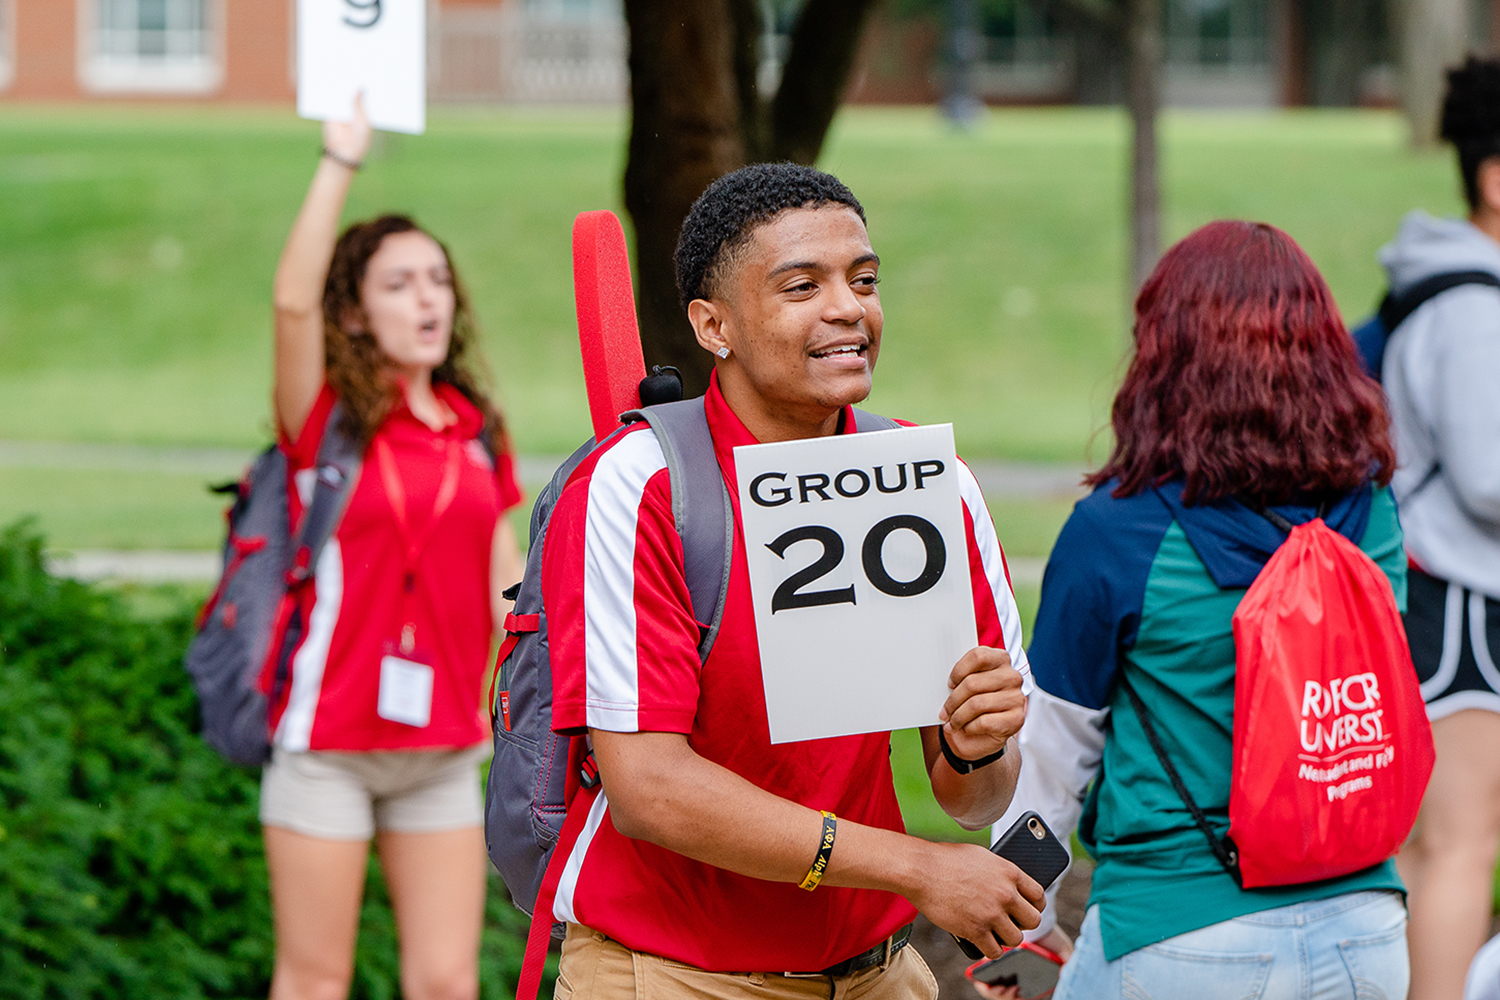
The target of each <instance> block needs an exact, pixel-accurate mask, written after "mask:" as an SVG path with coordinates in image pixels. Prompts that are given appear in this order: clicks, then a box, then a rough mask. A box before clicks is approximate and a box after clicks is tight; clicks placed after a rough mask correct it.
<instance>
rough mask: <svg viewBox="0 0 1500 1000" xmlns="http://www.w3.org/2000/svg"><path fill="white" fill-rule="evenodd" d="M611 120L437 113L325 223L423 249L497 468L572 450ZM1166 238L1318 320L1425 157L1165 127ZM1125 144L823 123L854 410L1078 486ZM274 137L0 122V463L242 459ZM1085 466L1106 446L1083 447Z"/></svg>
mask: <svg viewBox="0 0 1500 1000" xmlns="http://www.w3.org/2000/svg"><path fill="white" fill-rule="evenodd" d="M624 133H625V128H624V120H623V117H622V115H620V114H617V113H604V112H584V111H558V110H524V111H523V110H503V111H496V110H446V111H445V110H438V111H436V112H435V113H434V115H433V117H432V126H431V130H430V132H429V134H428V135H426V136H422V137H388V138H387V139H386V140H385V141H384V143H383V144H382V146H381V148H380V149H379V150H378V151H377V152H376V154H375V155H374V156H373V157H372V161H371V164H370V166H369V168H368V169H367V170H366V171H365V172H364V173H363V174H362V175H361V176H360V178H359V180H358V183H357V184H356V185H355V189H354V195H353V198H352V201H351V204H350V208H349V213H350V217H355V216H363V215H368V214H370V213H373V212H375V211H378V210H381V209H387V208H389V209H399V210H406V211H411V212H414V213H415V214H416V215H417V216H418V217H419V218H420V219H421V220H423V221H424V222H425V223H426V224H428V225H430V226H431V227H432V228H433V229H434V230H435V231H436V232H437V233H439V234H440V235H441V236H443V237H444V238H445V239H446V240H447V241H448V242H449V243H450V244H451V246H452V248H453V251H454V254H455V257H456V259H457V260H458V262H459V264H460V266H461V268H462V269H463V270H464V272H465V274H466V276H467V278H468V281H469V284H470V285H471V287H472V288H473V291H474V298H475V301H476V305H477V308H478V313H479V316H480V319H481V321H482V323H483V326H484V328H485V331H486V347H487V353H488V355H489V357H490V359H491V362H492V366H493V368H494V372H495V376H496V380H497V382H498V384H499V388H500V392H501V395H502V397H503V399H504V401H505V403H506V404H507V406H508V407H509V409H510V412H511V414H512V416H513V424H514V427H515V432H516V437H517V440H518V443H519V445H520V447H521V448H522V449H524V450H527V451H534V452H560V451H565V450H567V449H568V448H569V447H570V446H571V445H572V444H573V443H575V442H576V441H577V440H578V439H579V438H580V437H582V436H583V435H584V434H585V432H586V429H587V420H586V414H585V408H584V405H583V396H582V387H581V379H580V377H579V366H578V362H577V360H576V342H575V340H574V335H573V316H572V314H573V306H572V298H571V278H570V274H569V271H570V264H569V262H570V256H569V228H570V224H571V220H572V218H573V216H574V214H575V213H577V212H578V211H581V210H584V209H589V208H597V207H614V208H616V209H618V208H619V173H620V168H621V158H622V155H623V154H622V141H623V137H624ZM1163 136H1164V149H1163V164H1164V173H1165V204H1166V206H1167V212H1166V230H1167V233H1168V235H1169V236H1171V237H1177V236H1180V235H1182V234H1183V233H1185V232H1187V231H1188V230H1189V229H1191V228H1192V227H1194V226H1196V225H1198V224H1200V223H1202V222H1205V221H1207V220H1209V219H1212V218H1216V217H1220V216H1226V215H1233V216H1248V217H1254V218H1260V219H1265V220H1267V221H1270V222H1273V223H1276V224H1279V225H1282V226H1284V227H1285V228H1287V229H1288V230H1289V231H1290V232H1291V233H1292V234H1293V235H1294V236H1295V237H1297V239H1299V240H1300V241H1301V242H1302V243H1303V244H1304V246H1306V248H1307V249H1308V251H1309V252H1310V253H1311V254H1312V256H1313V258H1314V260H1316V261H1317V262H1318V264H1319V265H1320V266H1321V267H1322V268H1323V269H1324V271H1325V273H1326V274H1327V276H1328V278H1329V281H1330V283H1331V284H1332V286H1333V289H1334V292H1335V294H1336V295H1337V297H1338V299H1339V302H1340V304H1341V306H1342V307H1343V308H1344V310H1345V312H1346V314H1348V315H1350V316H1355V315H1360V314H1362V313H1364V312H1366V311H1367V310H1368V308H1369V307H1370V305H1371V304H1372V303H1373V302H1374V300H1375V298H1376V295H1377V293H1378V291H1379V289H1380V285H1381V277H1380V275H1379V273H1378V271H1377V269H1376V267H1375V265H1374V262H1373V254H1374V251H1375V249H1376V248H1377V247H1378V246H1379V245H1380V243H1381V242H1382V241H1384V240H1385V239H1387V238H1388V237H1389V235H1390V234H1391V232H1392V231H1393V229H1394V227H1395V225H1396V223H1397V220H1398V219H1399V217H1400V215H1401V214H1402V212H1404V211H1405V210H1406V209H1408V208H1410V207H1413V206H1424V207H1427V208H1429V209H1431V210H1433V211H1438V212H1452V211H1455V210H1457V208H1458V196H1457V192H1456V185H1455V183H1454V181H1453V178H1452V176H1451V174H1452V169H1451V167H1450V165H1449V161H1448V158H1447V156H1446V155H1445V154H1442V153H1429V154H1420V155H1418V154H1413V153H1411V152H1410V151H1408V150H1407V149H1406V148H1405V145H1404V142H1403V138H1402V137H1403V127H1402V125H1401V123H1400V121H1399V120H1398V119H1397V118H1395V117H1394V116H1391V115H1388V114H1383V113H1378V112H1342V111H1341V112H1286V113H1275V114H1249V113H1243V114H1228V113H1214V114H1204V113H1192V114H1189V113H1174V114H1171V115H1168V116H1167V118H1166V121H1165V123H1164V128H1163ZM1125 138H1126V134H1125V123H1124V118H1123V117H1122V116H1121V115H1120V114H1118V113H1116V112H1114V111H1108V110H1086V109H1066V110H1014V111H1003V112H994V113H992V114H990V115H989V116H988V117H987V118H986V119H985V120H984V121H983V123H982V124H981V125H980V126H979V127H978V128H977V129H975V130H974V131H973V132H972V133H959V132H955V131H953V130H952V129H950V128H948V127H947V126H946V125H944V124H943V123H942V122H940V121H939V120H938V118H937V116H936V115H935V114H934V113H933V112H932V111H930V110H928V109H899V110H877V109H852V110H849V111H846V112H845V113H844V114H843V115H841V116H840V118H839V120H838V122H837V123H836V126H835V128H834V132H833V135H832V136H831V139H830V142H829V144H828V148H827V151H826V153H825V156H824V158H823V163H822V165H823V166H825V167H827V168H829V169H831V170H833V171H835V172H837V173H838V174H840V175H841V176H842V177H843V178H844V179H845V180H847V181H848V182H849V183H850V185H851V186H852V187H853V189H854V190H855V191H856V193H858V194H859V195H860V197H861V198H862V199H863V200H864V202H865V204H866V206H867V208H868V211H869V215H870V219H871V227H870V228H871V234H872V237H873V239H874V243H875V246H876V248H877V250H878V251H879V252H880V253H881V255H882V257H883V260H884V271H883V280H884V285H883V288H882V295H883V297H884V300H885V307H886V315H887V326H886V342H885V347H884V354H883V363H882V364H881V373H880V377H879V379H878V385H879V388H878V389H877V392H876V396H875V398H874V399H873V400H872V405H874V406H875V407H877V408H879V409H883V410H886V411H888V412H892V413H899V414H901V415H904V416H907V417H911V418H914V419H918V420H923V421H936V420H952V421H954V422H955V424H956V429H957V435H958V441H959V445H960V448H961V449H962V450H963V451H964V452H966V453H968V454H973V455H1005V456H1012V457H1024V458H1036V459H1057V460H1063V461H1072V462H1078V461H1082V460H1084V458H1085V455H1086V454H1087V450H1088V444H1089V440H1090V437H1091V436H1092V435H1094V434H1095V432H1097V431H1098V430H1099V428H1100V427H1101V426H1102V425H1103V424H1104V422H1105V415H1106V412H1107V403H1108V399H1109V396H1110V393H1111V391H1112V388H1113V385H1114V382H1115V379H1116V378H1117V376H1118V372H1119V360H1120V356H1121V353H1122V351H1123V348H1124V346H1125V341H1126V329H1127V311H1126V304H1127V303H1126V292H1125V287H1124V280H1123V279H1124V271H1125V263H1124V252H1123V251H1124V245H1123V239H1124V236H1123V234H1124V173H1123V171H1124V166H1125V154H1126V144H1125ZM317 145H318V138H317V127H316V126H315V125H313V124H311V123H308V122H302V121H299V120H297V119H295V118H294V117H293V116H292V115H291V113H290V111H269V110H265V111H253V110H226V109H222V108H195V109H184V108H151V109H137V108H129V107H122V108H110V109H108V110H107V111H106V110H103V109H98V108H88V109H78V108H53V107H18V106H9V107H3V108H0V150H3V152H0V437H3V438H25V439H66V440H82V441H131V442H172V443H189V444H193V443H196V444H233V445H251V444H254V443H256V442H258V441H260V440H263V439H264V436H265V434H266V417H265V413H266V399H267V391H268V384H267V383H268V372H269V366H270V361H269V321H268V308H267V300H268V295H269V285H270V279H271V273H272V270H273V268H274V266H275V261H276V256H277V253H278V252H279V249H280V246H281V241H282V240H283V238H284V236H285V233H286V230H287V227H288V226H289V224H290V222H291V219H292V216H293V214H294V213H295V211H296V208H297V205H298V202H299V201H300V199H301V196H302V193H303V191H304V189H305V185H306V183H307V180H308V178H309V176H310V173H311V170H312V168H313V165H314V161H315V157H316V150H317ZM1095 444H1096V446H1095V449H1094V453H1095V457H1096V458H1097V457H1098V455H1099V454H1100V447H1101V445H1102V444H1107V439H1103V438H1101V439H1100V441H1097V442H1096V443H1095Z"/></svg>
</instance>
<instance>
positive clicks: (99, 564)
mask: <svg viewBox="0 0 1500 1000" xmlns="http://www.w3.org/2000/svg"><path fill="white" fill-rule="evenodd" d="M1046 563H1047V561H1046V560H1045V559H1038V558H1035V557H1026V556H1022V557H1019V558H1015V559H1010V560H1009V564H1010V579H1011V582H1012V583H1013V584H1014V585H1016V586H1039V585H1040V584H1041V582H1042V570H1043V569H1044V568H1045V566H1046ZM220 565H221V563H220V557H219V553H217V552H170V551H164V550H155V551H153V550H151V549H138V550H121V549H79V550H77V551H71V552H70V551H60V550H55V551H52V552H48V553H47V568H48V570H49V571H50V572H52V573H53V574H55V575H57V576H66V577H71V578H73V579H75V580H109V581H115V582H120V583H187V584H193V583H212V582H213V581H214V580H216V579H218V576H219V569H220Z"/></svg>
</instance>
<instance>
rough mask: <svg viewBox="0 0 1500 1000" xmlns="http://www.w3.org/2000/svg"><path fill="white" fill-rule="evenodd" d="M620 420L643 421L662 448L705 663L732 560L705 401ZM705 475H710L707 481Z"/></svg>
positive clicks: (730, 519)
mask: <svg viewBox="0 0 1500 1000" xmlns="http://www.w3.org/2000/svg"><path fill="white" fill-rule="evenodd" d="M620 419H621V420H622V421H624V422H625V423H636V422H638V421H642V420H644V421H645V422H646V423H648V424H650V425H651V429H652V430H653V431H654V432H655V433H656V440H657V443H658V444H660V445H661V451H662V456H663V457H664V458H665V459H666V462H667V475H668V476H670V477H671V482H672V519H673V521H675V522H676V524H677V533H678V534H679V535H681V536H682V563H683V566H682V569H683V576H684V577H686V579H687V588H688V596H689V598H690V599H691V600H692V604H693V617H694V618H696V619H698V621H699V622H700V623H703V624H704V625H705V626H706V628H705V629H704V631H703V635H702V637H701V638H700V639H699V642H698V656H699V658H700V659H703V660H707V659H708V653H709V650H711V649H712V648H713V644H714V640H715V639H716V638H718V635H719V625H720V623H721V622H722V621H723V620H724V597H725V594H727V593H728V591H729V567H730V564H731V563H732V562H733V556H734V507H733V505H732V504H731V503H730V499H729V488H728V487H727V486H725V485H724V477H723V475H722V474H720V472H719V459H718V455H717V454H716V453H715V452H714V439H713V435H712V434H711V433H710V432H709V429H708V412H707V411H706V410H705V409H704V407H703V397H702V396H698V397H696V398H694V399H684V400H680V401H678V402H674V403H660V404H658V405H656V406H648V407H644V408H642V409H639V410H631V411H629V412H628V413H624V414H622V415H621V416H620ZM705 469H712V470H713V473H714V474H713V475H705V474H704V473H703V470H705Z"/></svg>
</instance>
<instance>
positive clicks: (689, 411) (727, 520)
mask: <svg viewBox="0 0 1500 1000" xmlns="http://www.w3.org/2000/svg"><path fill="white" fill-rule="evenodd" d="M850 409H852V410H854V427H855V431H856V432H867V431H884V430H892V429H895V428H897V427H900V426H901V425H900V424H898V423H897V422H896V421H894V420H892V419H891V418H890V417H882V416H878V415H877V414H874V413H866V412H865V411H864V410H861V409H858V408H856V407H851V408H850ZM620 420H621V422H623V423H627V424H630V423H636V422H639V421H645V422H646V423H648V424H650V425H651V429H652V430H653V431H654V432H655V433H656V440H657V442H658V443H659V444H660V445H661V451H662V456H663V457H664V458H665V459H666V462H667V475H668V476H670V477H671V481H672V519H673V521H675V522H676V525H677V533H678V534H679V535H681V536H682V561H683V575H684V576H685V577H686V578H687V587H688V596H689V597H690V598H691V600H692V604H693V616H694V617H695V618H697V619H698V621H699V622H702V623H704V624H705V625H706V628H705V629H704V632H703V637H702V639H701V640H700V641H699V643H698V656H699V657H700V658H701V659H703V660H705V661H706V660H707V659H708V653H709V650H711V649H712V648H713V644H714V640H715V639H716V638H718V635H719V625H720V623H722V621H723V619H724V598H725V595H726V594H727V593H728V591H729V568H730V565H731V563H732V562H733V558H734V506H733V504H732V503H731V501H730V498H729V488H728V487H727V486H725V484H724V477H723V475H716V476H705V475H703V474H701V473H700V472H697V471H696V470H700V469H714V470H715V471H717V470H718V467H719V458H718V454H717V453H716V452H715V451H714V439H713V434H712V433H711V432H710V431H709V429H708V411H707V410H706V409H705V408H704V403H703V397H702V396H698V397H695V398H693V399H684V400H679V401H676V402H671V403H659V404H657V405H655V406H646V407H642V408H641V409H639V410H630V411H629V412H627V413H623V414H621V415H620Z"/></svg>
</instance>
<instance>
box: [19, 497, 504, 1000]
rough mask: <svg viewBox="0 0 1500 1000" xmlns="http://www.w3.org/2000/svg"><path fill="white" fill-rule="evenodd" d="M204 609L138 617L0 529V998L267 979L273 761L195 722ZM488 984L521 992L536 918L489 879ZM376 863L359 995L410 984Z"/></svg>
mask: <svg viewBox="0 0 1500 1000" xmlns="http://www.w3.org/2000/svg"><path fill="white" fill-rule="evenodd" d="M191 632H192V609H191V608H187V607H182V608H180V609H179V610H178V611H176V612H175V613H173V614H171V615H169V616H168V617H166V618H164V619H161V620H153V621H142V620H138V619H137V618H135V617H134V616H133V615H132V614H130V613H129V611H128V610H127V608H126V607H125V606H124V604H123V603H122V602H121V601H120V599H119V598H118V597H117V596H116V595H114V594H112V593H110V592H109V591H107V590H105V589H102V588H99V587H91V586H86V585H83V584H80V583H77V582H74V581H70V580H61V579H57V578H55V577H52V576H49V575H48V574H47V572H46V570H45V568H44V564H43V560H42V540H41V538H40V537H38V535H37V534H36V533H35V532H34V530H33V529H32V527H31V526H30V525H28V524H26V523H25V522H22V523H21V524H18V525H13V526H11V527H9V528H7V529H5V530H4V531H3V532H0V998H5V1000H9V998H18V1000H19V998H26V1000H40V998H49V1000H50V998H69V1000H73V998H83V997H100V998H106V997H107V998H115V997H118V998H122V1000H123V998H129V1000H140V998H150V997H163V998H167V997H170V998H173V1000H177V998H195V997H264V996H265V995H266V990H267V987H268V984H269V979H270V970H271V962H272V957H273V942H272V934H271V915H270V905H269V902H268V898H267V887H266V870H265V863H264V859H263V855H262V851H261V842H260V829H259V825H258V822H257V820H256V801H257V796H258V780H257V778H258V776H257V775H256V774H254V773H252V772H250V771H246V770H242V769H239V768H235V767H232V766H230V765H228V764H225V763H224V762H223V761H222V760H220V759H219V757H218V756H217V755H216V754H214V752H213V751H211V750H210V749H209V748H208V747H207V746H206V745H205V744H204V743H203V742H202V741H201V740H200V739H199V737H198V735H197V729H198V709H197V701H196V699H195V697H194V694H193V690H192V687H191V685H190V684H189V682H188V678H187V676H186V674H185V673H184V672H183V669H182V654H183V650H184V649H185V648H186V645H187V642H188V639H189V638H190V636H191ZM491 888H492V891H491V893H490V899H489V903H488V907H487V917H486V926H485V933H484V940H483V945H482V952H481V980H482V983H483V986H484V995H485V996H486V998H498V997H503V996H508V995H511V994H513V992H514V988H515V980H516V977H517V976H518V974H519V971H520V964H521V954H522V951H523V948H524V938H525V932H526V920H525V917H524V916H522V915H521V914H519V913H517V912H516V911H515V910H513V909H512V908H511V906H510V904H509V903H508V901H507V900H506V898H505V894H504V888H503V886H501V885H500V884H499V882H498V880H494V879H492V880H491ZM396 972H397V968H396V943H395V929H394V924H393V921H392V917H391V911H390V902H389V897H388V896H387V894H386V891H385V887H384V884H383V882H382V881H381V880H380V877H379V873H378V870H377V869H376V868H375V867H374V866H373V865H372V868H371V880H370V884H369V887H368V890H367V892H366V898H365V903H364V908H363V912H362V919H361V927H360V943H359V950H358V954H357V957H356V972H355V985H354V990H353V995H354V996H356V997H360V998H368V1000H386V998H391V997H394V996H396V995H397V992H398V987H397V977H396Z"/></svg>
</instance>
